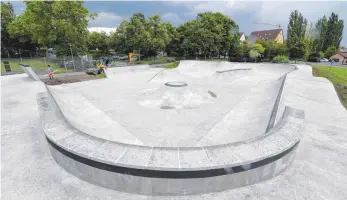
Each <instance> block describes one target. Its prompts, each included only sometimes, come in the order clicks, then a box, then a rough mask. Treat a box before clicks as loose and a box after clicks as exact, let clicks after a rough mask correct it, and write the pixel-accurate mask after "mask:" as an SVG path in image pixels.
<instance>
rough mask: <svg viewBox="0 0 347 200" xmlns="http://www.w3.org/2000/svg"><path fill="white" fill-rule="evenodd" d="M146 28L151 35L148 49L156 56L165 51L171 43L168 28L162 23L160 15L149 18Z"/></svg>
mask: <svg viewBox="0 0 347 200" xmlns="http://www.w3.org/2000/svg"><path fill="white" fill-rule="evenodd" d="M146 26H147V30H148V35H149V39H148V47H149V49H150V50H152V51H153V52H154V53H155V55H158V53H160V52H163V51H164V50H165V47H166V45H167V44H169V42H170V38H169V34H168V31H167V26H166V24H164V23H163V22H162V21H161V18H160V16H159V15H158V14H155V15H152V16H151V17H149V19H148V21H147V24H146Z"/></svg>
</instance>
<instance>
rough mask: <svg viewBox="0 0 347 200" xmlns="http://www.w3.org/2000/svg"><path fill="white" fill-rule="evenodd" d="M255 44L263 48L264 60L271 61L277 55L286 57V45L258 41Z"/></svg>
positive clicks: (270, 41) (272, 41)
mask: <svg viewBox="0 0 347 200" xmlns="http://www.w3.org/2000/svg"><path fill="white" fill-rule="evenodd" d="M256 44H261V45H262V46H263V47H264V49H265V50H264V53H263V56H264V58H266V59H268V60H272V59H273V58H274V57H275V56H278V55H287V54H288V48H287V45H286V44H280V43H277V42H276V41H274V40H261V39H258V40H257V41H256Z"/></svg>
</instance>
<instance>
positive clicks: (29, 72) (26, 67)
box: [19, 64, 40, 81]
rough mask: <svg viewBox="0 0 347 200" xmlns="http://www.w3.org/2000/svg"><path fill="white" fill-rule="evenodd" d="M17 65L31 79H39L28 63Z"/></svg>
mask: <svg viewBox="0 0 347 200" xmlns="http://www.w3.org/2000/svg"><path fill="white" fill-rule="evenodd" d="M19 66H20V67H21V68H22V70H23V71H24V72H25V73H26V74H27V75H28V77H29V78H31V79H33V80H35V81H39V80H40V79H39V77H38V76H37V75H36V73H35V72H34V70H33V69H32V68H31V67H30V66H29V65H25V64H19Z"/></svg>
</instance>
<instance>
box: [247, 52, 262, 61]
mask: <svg viewBox="0 0 347 200" xmlns="http://www.w3.org/2000/svg"><path fill="white" fill-rule="evenodd" d="M259 56H260V53H259V52H258V51H257V50H254V49H252V50H250V51H249V57H251V58H253V59H254V62H257V58H258V57H259Z"/></svg>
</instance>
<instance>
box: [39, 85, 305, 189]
mask: <svg viewBox="0 0 347 200" xmlns="http://www.w3.org/2000/svg"><path fill="white" fill-rule="evenodd" d="M38 104H39V111H40V116H41V120H42V127H43V130H44V132H45V134H46V138H47V140H48V142H49V145H50V149H51V153H52V155H53V157H54V159H55V160H56V162H57V163H58V164H59V165H61V166H62V167H63V168H64V169H65V170H66V171H68V172H70V173H72V174H74V175H76V176H77V177H80V178H81V179H84V180H86V181H89V182H92V183H95V184H98V185H101V186H103V187H107V188H111V189H115V190H119V191H124V192H131V193H140V194H147V195H168V194H170V195H184V194H199V193H208V192H216V191H222V190H227V189H232V188H236V187H242V186H245V185H249V184H254V183H257V182H260V181H264V180H267V179H269V178H271V177H273V176H276V175H277V174H279V173H280V172H281V171H282V170H283V169H285V168H286V167H287V166H288V165H289V164H290V163H291V162H292V161H293V159H294V157H295V149H296V148H297V145H298V144H299V141H300V139H301V136H302V132H303V127H304V120H303V118H304V114H303V112H302V111H299V110H295V109H292V108H289V107H287V108H286V109H285V112H284V114H283V116H282V118H281V120H280V121H279V123H277V124H276V125H275V127H274V128H273V129H271V130H270V131H269V133H268V134H266V135H263V136H261V137H257V138H254V139H252V140H248V141H245V142H238V143H232V144H227V145H218V146H206V147H182V148H169V147H166V148H165V147H160V148H156V147H149V146H137V145H131V144H122V143H117V142H112V141H108V140H104V139H101V138H97V137H93V136H90V135H87V134H85V133H83V132H81V131H79V130H77V129H75V128H73V127H72V126H71V125H70V124H69V123H67V121H66V120H65V118H64V116H63V115H62V113H61V111H60V109H59V107H58V106H57V104H56V103H55V101H54V99H53V98H52V96H51V95H50V94H49V93H48V92H46V93H42V94H40V95H39V96H38Z"/></svg>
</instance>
